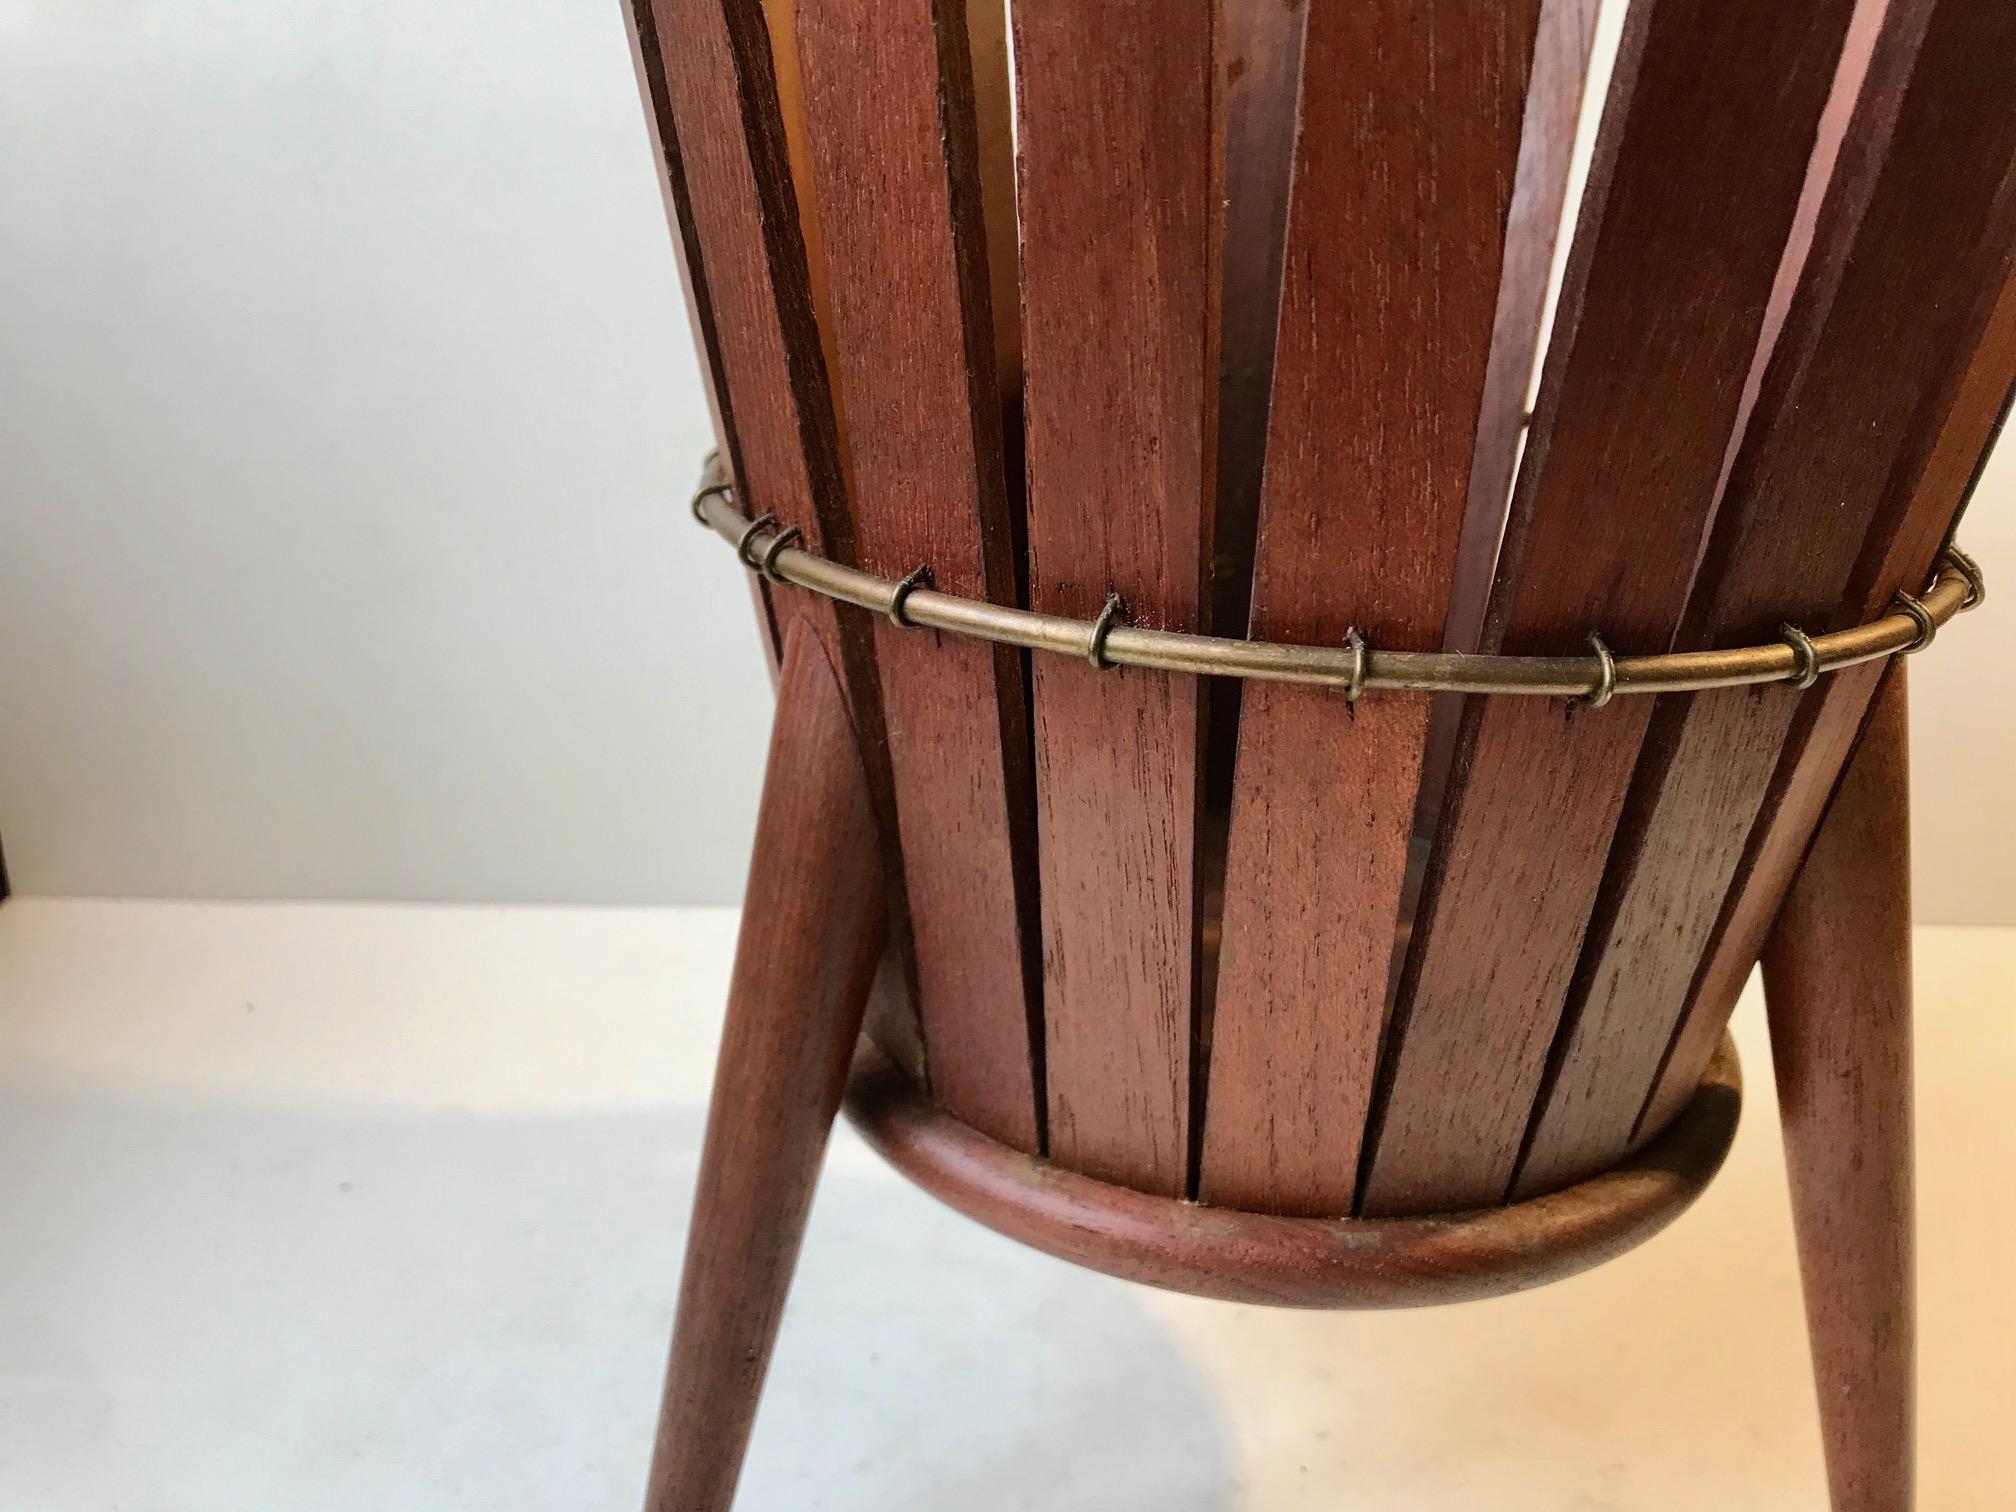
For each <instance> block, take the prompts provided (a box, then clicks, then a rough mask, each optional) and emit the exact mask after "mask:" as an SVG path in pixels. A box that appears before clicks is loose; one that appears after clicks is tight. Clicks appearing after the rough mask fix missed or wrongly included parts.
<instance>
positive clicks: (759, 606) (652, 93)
mask: <svg viewBox="0 0 2016 1512" xmlns="http://www.w3.org/2000/svg"><path fill="white" fill-rule="evenodd" d="M623 17H624V20H625V22H626V23H628V24H627V26H626V27H625V30H626V31H627V33H628V34H629V38H630V61H631V64H632V66H633V67H634V68H635V69H636V72H637V89H638V93H639V94H640V95H642V97H643V100H644V125H645V129H646V130H647V131H648V132H649V133H650V138H651V156H652V160H653V161H654V162H655V163H656V164H657V165H658V192H659V194H660V195H661V196H662V197H663V199H664V201H665V215H666V219H667V220H668V221H669V222H670V223H671V227H672V256H673V259H674V261H675V263H676V264H677V266H678V269H679V287H680V289H681V291H682V292H684V294H685V296H686V319H687V322H688V324H689V325H690V326H691V327H692V330H693V345H694V347H695V348H696V349H697V350H698V351H699V353H700V357H701V361H700V389H701V392H702V394H704V395H705V396H706V399H707V413H708V416H709V418H710V419H712V420H713V422H714V446H715V449H716V450H717V451H718V452H719V453H720V454H721V456H722V457H723V458H724V459H727V467H726V469H725V470H726V471H727V472H728V473H729V474H730V475H731V476H732V474H733V473H734V460H733V459H734V456H735V447H734V441H733V437H734V428H733V426H732V425H731V424H730V423H729V415H728V408H727V399H726V390H727V383H726V380H725V379H724V378H723V377H722V361H721V345H720V339H719V337H718V335H717V334H716V332H715V329H714V308H713V302H712V300H711V299H710V297H709V295H708V292H707V279H706V270H705V269H704V268H703V267H702V265H701V262H700V245H699V238H700V233H699V230H698V228H697V227H695V225H694V224H693V214H692V194H691V191H690V190H689V189H688V187H687V184H686V165H685V163H684V162H683V161H682V160H681V158H680V156H679V144H678V141H677V139H676V138H675V137H674V136H673V134H672V130H671V122H672V103H671V99H670V96H669V95H668V93H667V86H666V82H665V59H664V54H663V52H662V51H661V50H660V48H659V45H658V32H657V23H656V21H655V20H654V19H653V17H652V15H651V11H650V8H649V6H648V5H640V4H637V3H635V0H629V3H626V4H625V5H624V7H623ZM749 593H750V597H751V598H752V599H753V600H754V602H755V606H756V623H757V628H758V631H759V633H760V634H761V636H762V639H763V651H764V655H765V656H766V658H767V659H768V660H769V663H770V673H771V676H772V678H773V679H774V678H775V677H776V675H777V670H778V660H779V657H780V655H781V650H782V648H781V647H780V646H779V645H778V642H777V625H776V621H775V619H774V618H773V617H772V615H771V613H770V591H769V587H768V585H767V584H765V583H764V581H763V580H762V579H761V578H758V577H754V576H752V577H751V578H750V579H749Z"/></svg>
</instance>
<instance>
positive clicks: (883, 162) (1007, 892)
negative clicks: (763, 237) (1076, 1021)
mask: <svg viewBox="0 0 2016 1512" xmlns="http://www.w3.org/2000/svg"><path fill="white" fill-rule="evenodd" d="M964 12H965V5H964V4H963V0H800V4H799V9H798V16H797V22H798V26H797V39H798V50H799V64H800V81H801V85H802V88H803V90H804V103H805V109H806V116H807V122H808V125H809V127H810V131H809V146H808V150H809V154H810V157H811V162H812V176H813V182H814V185H815V187H816V190H817V196H816V197H817V201H818V205H819V211H820V219H821V222H822V224H823V226H824V230H825V246H826V265H827V276H828V293H829V298H830V301H831V310H832V322H833V345H834V349H835V362H836V364H837V367H836V376H837V379H838V382H839V386H840V389H841V391H842V393H843V395H844V399H845V403H846V408H847V416H848V436H849V442H850V447H849V450H850V456H851V460H852V463H853V469H852V483H853V488H852V505H853V526H854V534H855V551H856V556H857V559H858V560H859V562H860V564H861V565H862V566H863V567H865V568H867V569H868V570H870V571H873V572H879V573H882V574H883V575H885V576H889V577H896V578H900V577H902V576H904V575H905V574H906V573H908V572H909V571H911V570H912V569H913V568H915V567H917V566H919V565H920V564H928V565H929V567H930V569H931V574H932V582H933V584H934V586H936V587H937V588H939V589H941V590H942V591H944V592H947V593H956V594H960V595H963V596H966V597H971V598H983V599H991V600H993V601H995V602H997V603H1013V602H1014V601H1015V591H1016V590H1015V569H1014V562H1013V551H1012V543H1011V532H1010V525H1009V518H1008V508H1009V506H1008V498H1007V492H1006V486H1005V474H1004V472H1003V461H1002V441H1001V409H1000V403H999V393H998V382H999V380H998V375H997V370H996V359H995V347H994V315H993V310H992V307H991V300H990V297H989V264H988V255H987V247H986V228H985V225H984V223H983V220H982V213H981V201H980V183H979V176H978V140H977V129H976V123H975V117H974V102H973V78H972V66H971V59H970V57H969V55H968V49H967V40H966V39H967V31H966V19H965V14H964ZM875 648H876V658H877V667H878V671H879V675H880V679H881V686H882V699H883V710H884V715H885V718H886V719H887V721H888V725H889V728H890V729H891V731H892V732H894V738H893V739H892V740H891V742H890V767H891V778H892V781H893V784H894V798H895V808H896V823H897V832H898V835H899V838H900V841H901V845H902V851H903V870H904V876H905V880H906V883H907V885H908V888H909V892H910V895H911V897H912V898H913V899H915V900H916V904H915V906H913V908H912V910H911V919H912V927H913V936H914V943H915V952H916V973H917V992H918V1011H919V1013H920V1015H921V1017H922V1020H923V1027H924V1042H925V1050H926V1056H927V1063H928V1065H929V1068H930V1077H931V1085H932V1092H933V1095H934V1096H935V1097H936V1098H937V1100H938V1101H939V1102H940V1103H942V1104H943V1105H944V1106H945V1107H946V1108H947V1109H949V1110H950V1111H951V1112H953V1113H955V1114H957V1115H958V1116H959V1117H961V1118H962V1119H964V1120H965V1121H966V1122H968V1123H970V1124H971V1125H973V1127H975V1128H977V1129H979V1130H981V1131H982V1132H983V1133H986V1134H989V1135H991V1136H992V1137H994V1138H996V1139H999V1140H1002V1141H1004V1142H1006V1143H1008V1144H1012V1145H1014V1146H1015V1147H1016V1148H1017V1149H1021V1150H1025V1151H1032V1152H1033V1151H1035V1150H1036V1149H1037V1148H1038V1143H1039V1141H1038V1126H1039V1124H1038V1112H1037V1096H1038V1088H1037V1086H1036V1082H1035V1079H1034V1073H1033V1070H1032V1056H1031V1041H1030V1031H1031V1019H1030V1010H1031V1004H1030V1001H1029V994H1028V988H1029V986H1030V985H1032V981H1033V974H1034V966H1035V961H1034V959H1033V954H1034V952H1033V942H1032V949H1031V952H1030V958H1029V959H1027V960H1025V956H1024V949H1025V941H1028V940H1031V937H1032V934H1033V929H1032V930H1025V928H1024V922H1025V920H1026V921H1027V922H1028V923H1029V924H1030V925H1031V926H1033V922H1034V911H1035V896H1034V885H1035V878H1034V865H1035V837H1034V829H1033V820H1034V811H1033V795H1032V791H1031V777H1030V771H1029V746H1028V730H1027V706H1026V702H1025V698H1026V692H1025V688H1024V685H1023V678H1022V657H1021V655H1020V653H1018V652H1017V651H1015V650H1014V649H1013V648H1012V647H1007V646H990V645H988V644H986V643H985V642H981V641H975V640H970V639H965V638H962V637H958V636H938V635H934V634H932V633H930V632H928V631H919V630H906V629H902V628H899V627H898V626H896V625H894V624H891V623H889V622H888V621H886V620H882V621H878V622H877V623H876V626H875Z"/></svg>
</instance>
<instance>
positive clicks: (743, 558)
mask: <svg viewBox="0 0 2016 1512" xmlns="http://www.w3.org/2000/svg"><path fill="white" fill-rule="evenodd" d="M776 523H777V516H775V515H774V514H763V515H758V516H756V518H755V519H753V520H751V521H750V522H749V528H748V529H747V530H745V531H743V532H742V538H741V539H740V540H738V541H737V542H736V543H735V555H736V558H737V559H738V560H739V561H740V562H741V563H742V565H743V566H744V567H747V568H748V569H749V570H750V571H751V572H755V571H756V570H757V567H756V563H755V562H754V561H753V560H752V559H751V558H750V556H749V543H750V542H751V541H753V540H755V539H756V537H758V536H759V535H761V534H763V532H764V531H766V530H768V529H769V528H770V527H771V526H772V525H775V524H776Z"/></svg>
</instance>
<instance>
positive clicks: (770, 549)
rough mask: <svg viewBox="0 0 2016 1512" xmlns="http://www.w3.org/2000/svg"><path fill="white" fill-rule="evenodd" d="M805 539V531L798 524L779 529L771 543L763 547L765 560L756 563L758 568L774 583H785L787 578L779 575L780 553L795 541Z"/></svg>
mask: <svg viewBox="0 0 2016 1512" xmlns="http://www.w3.org/2000/svg"><path fill="white" fill-rule="evenodd" d="M804 539H805V532H804V531H802V530H800V529H799V528H798V527H797V526H796V525H792V526H788V527H787V528H785V529H783V530H780V531H778V532H777V534H776V535H775V536H773V537H772V538H771V540H770V544H769V545H767V546H765V547H764V548H763V560H762V561H761V562H759V563H757V564H756V570H757V571H758V572H760V573H762V574H763V576H764V577H766V578H768V579H769V580H770V581H771V582H773V583H783V582H784V581H785V580H784V579H783V578H781V577H779V576H777V557H778V554H779V553H780V552H782V551H783V550H784V548H785V547H786V546H789V545H790V544H791V543H792V542H793V541H802V540H804Z"/></svg>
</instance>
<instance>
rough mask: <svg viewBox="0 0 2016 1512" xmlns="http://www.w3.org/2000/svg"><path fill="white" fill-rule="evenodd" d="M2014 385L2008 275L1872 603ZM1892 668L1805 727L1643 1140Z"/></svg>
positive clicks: (1755, 939)
mask: <svg viewBox="0 0 2016 1512" xmlns="http://www.w3.org/2000/svg"><path fill="white" fill-rule="evenodd" d="M2012 376H2016V278H2011V277H2009V276H2008V275H2007V273H2005V274H2004V275H2003V278H2002V288H2001V294H2000V296H1999V297H1998V299H1997V301H1996V305H1995V310H1994V313H1993V315H1992V316H1990V318H1989V321H1988V326H1987V330H1986V332H1985V333H1984V335H1983V336H1982V339H1981V341H1980V343H1979V344H1978V345H1977V346H1976V348H1975V350H1974V354H1973V358H1972V360H1971V362H1970V363H1969V364H1968V366H1967V369H1966V373H1965V376H1964V377H1963V379H1962V380H1961V383H1960V386H1959V390H1958V397H1957V398H1956V400H1955V402H1954V404H1953V407H1952V410H1951V411H1950V413H1949V414H1948V416H1947V419H1946V424H1945V426H1944V428H1943V429H1942V430H1941V431H1940V434H1939V439H1938V442H1937V444H1936V446H1935V448H1934V450H1933V455H1932V459H1931V461H1930V462H1929V463H1928V464H1927V465H1926V467H1925V469H1924V471H1923V473H1922V474H1921V475H1920V478H1919V483H1918V494H1919V500H1914V502H1913V503H1912V504H1911V505H1910V506H1909V508H1908V509H1907V511H1906V517H1907V518H1908V519H1911V520H1914V521H1916V522H1917V527H1915V528H1913V529H1911V530H1900V531H1899V532H1897V534H1896V535H1894V536H1893V537H1891V539H1890V549H1889V551H1888V552H1887V553H1885V554H1884V555H1883V557H1882V558H1881V560H1880V561H1878V562H1877V564H1876V566H1875V569H1874V573H1873V576H1872V577H1871V578H1870V583H1871V588H1870V590H1869V591H1868V592H1866V593H1863V595H1862V601H1863V602H1865V603H1867V602H1871V601H1875V602H1881V599H1880V598H1879V597H1878V595H1880V594H1882V593H1883V591H1884V589H1885V588H1886V586H1887V587H1888V588H1889V589H1891V590H1894V589H1896V588H1902V587H1908V586H1909V585H1911V584H1915V583H1918V582H1920V581H1922V580H1923V579H1924V577H1925V575H1926V572H1927V570H1928V568H1929V565H1930V562H1929V557H1930V554H1931V548H1930V547H1929V546H1928V543H1927V541H1926V537H1925V532H1924V530H1923V527H1924V526H1925V525H1926V524H1927V523H1928V522H1929V521H1930V520H1932V519H1936V518H1937V515H1936V513H1935V512H1934V510H1933V506H1937V505H1940V504H1941V503H1942V501H1943V503H1944V507H1945V508H1946V509H1947V511H1948V513H1949V514H1957V513H1958V511H1959V510H1960V509H1961V508H1964V505H1965V501H1966V499H1967V497H1968V495H1969V494H1970V492H1971V491H1972V487H1973V484H1974V482H1975V481H1976V480H1977V479H1978V477H1979V475H1980V468H1981V466H1982V464H1983V463H1984V462H1985V461H1986V459H1987V455H1988V451H1989V449H1990V447H1991V446H1992V445H1993V443H1994V438H1995V434H1996V431H1997V428H1998V426H1999V424H2000V422H2001V420H2002V417H2003V416H2004V415H2005V414H2006V413H2007V410H2008V406H2009V400H2010V397H2011V381H2012ZM1920 500H1923V501H1929V502H1920ZM1953 501H1959V502H1958V503H1955V502H1953ZM1859 591H1860V590H1858V592H1859ZM1881 670H1882V669H1881V668H1880V667H1857V668H1854V669H1852V670H1851V671H1848V672H1844V673H1840V674H1838V675H1836V676H1833V677H1829V678H1826V679H1824V680H1823V681H1822V682H1821V683H1820V685H1819V686H1818V687H1816V688H1815V689H1814V690H1813V692H1812V694H1811V695H1810V697H1809V698H1808V700H1807V707H1806V708H1805V709H1804V710H1803V711H1802V712H1801V714H1800V717H1799V718H1798V720H1797V721H1795V723H1794V725H1793V728H1792V733H1791V736H1790V738H1789V739H1788V740H1787V741H1786V746H1785V754H1784V756H1783V758H1782V759H1781V760H1780V762H1779V765H1778V771H1777V774H1776V776H1775V777H1774V778H1773V780H1772V785H1771V790H1770V792H1769V794H1768V795H1767V796H1766V798H1765V800H1764V803H1763V806H1762V816H1761V818H1760V819H1759V821H1758V823H1757V825H1756V827H1755V828H1754V829H1753V830H1752V832H1751V835H1750V841H1749V846H1748V849H1747V851H1746V853H1745V855H1744V858H1743V860H1742V862H1741V864H1740V865H1739V867H1738V870H1737V880H1736V884H1735V886H1734V888H1733V889H1732V890H1731V892H1730V895H1729V899H1728V902H1727V903H1726V904H1725V906H1724V908H1723V912H1722V916H1721V918H1720V919H1719V920H1718V921H1717V923H1716V928H1715V933H1714V935H1713V936H1712V937H1711V943H1710V945H1709V948H1708V953H1707V956H1706V958H1705V959H1704V960H1703V962H1702V965H1701V970H1700V975H1699V979H1698V981H1697V983H1696V984H1695V987H1694V989H1693V992H1692V993H1691V995H1690V1000H1689V1006H1688V1008H1687V1012H1686V1014H1685V1016H1684V1017H1683V1018H1682V1020H1681V1023H1680V1027H1679V1030H1678V1031H1677V1033H1676V1035H1675V1037H1674V1042H1673V1045H1672V1047H1671V1048H1670V1049H1669V1051H1668V1053H1667V1058H1666V1062H1665V1065H1664V1066H1663V1067H1662V1068H1661V1070H1660V1073H1659V1077H1658V1080H1657V1082H1656V1083H1655V1085H1654V1087H1653V1089H1652V1093H1651V1095H1650V1097H1649V1098H1648V1100H1647V1103H1646V1107H1645V1111H1644V1113H1643V1114H1642V1115H1641V1116H1640V1119H1639V1129H1640V1133H1641V1135H1642V1134H1643V1133H1645V1132H1649V1131H1652V1130H1656V1129H1658V1128H1660V1127H1661V1126H1662V1125H1663V1124H1664V1123H1665V1121H1666V1120H1667V1119H1669V1118H1671V1117H1672V1116H1673V1115H1674V1113H1675V1112H1676V1111H1677V1110H1678V1109H1679V1108H1680V1107H1681V1106H1683V1105H1684V1104H1685V1102H1686V1097H1687V1094H1686V1090H1685V1089H1686V1086H1687V1082H1686V1080H1685V1078H1686V1077H1687V1076H1688V1075H1689V1074H1690V1072H1691V1073H1692V1074H1693V1075H1694V1076H1695V1077H1696V1078H1697V1079H1698V1077H1699V1075H1700V1069H1701V1067H1702V1066H1704V1065H1706V1064H1707V1061H1708V1057H1709V1055H1711V1054H1712V1053H1713V1050H1714V1045H1715V1042H1716V1040H1717V1039H1718V1038H1719V1037H1720V1035H1721V1032H1722V1028H1723V1026H1724V1025H1726V1024H1727V1023H1728V1021H1729V1015H1730V1014H1731V1013H1732V1012H1733V1011H1734V1010H1735V1007H1736V999H1737V997H1738V995H1739V994H1740V993H1741V992H1742V990H1743V984H1744V982H1745V981H1746V980H1747V979H1748V978H1749V975H1750V968H1751V967H1752V966H1753V965H1755V964H1756V961H1757V956H1758V952H1759V950H1760V949H1762V947H1763V943H1764V937H1765V933H1766V931H1767V930H1768V929H1769V928H1770V924H1771V919H1772V916H1773V915H1774V914H1775V913H1776V912H1777V908H1778V902H1779V900H1780V899H1781V898H1783V897H1784V895H1785V889H1786V888H1787V887H1788V886H1789V885H1790V883H1791V879H1792V875H1793V873H1794V872H1795V871H1796V870H1797V868H1798V865H1799V858H1800V857H1801V856H1802V855H1803V854H1804V853H1805V850H1806V846H1807V844H1808V842H1809V841H1810V840H1811V838H1812V835H1813V827H1814V825H1815V824H1816V823H1818V821H1819V817H1820V813H1821V810H1822V808H1823V807H1824V806H1825V804H1826V802H1827V798H1828V795H1829V794H1830V793H1831V792H1832V791H1833V789H1834V781H1835V778H1836V777H1837V776H1838V775H1839V773H1840V771H1841V763H1842V761H1843V760H1844V759H1845V757H1846V755H1847V753H1848V750H1849V748H1850V746H1851V745H1852V744H1853V742H1854V739H1855V734H1856V731H1858V730H1859V729H1860V728H1861V726H1862V720H1863V716H1864V714H1865V713H1866V711H1867V710H1868V707H1869V698H1870V695H1871V693H1872V691H1873V690H1874V689H1875V686H1876V682H1877V678H1878V676H1879V675H1880V673H1881Z"/></svg>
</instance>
